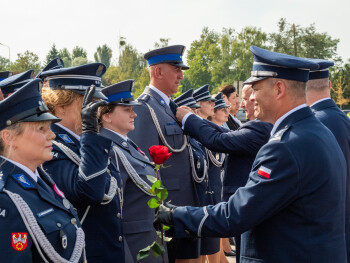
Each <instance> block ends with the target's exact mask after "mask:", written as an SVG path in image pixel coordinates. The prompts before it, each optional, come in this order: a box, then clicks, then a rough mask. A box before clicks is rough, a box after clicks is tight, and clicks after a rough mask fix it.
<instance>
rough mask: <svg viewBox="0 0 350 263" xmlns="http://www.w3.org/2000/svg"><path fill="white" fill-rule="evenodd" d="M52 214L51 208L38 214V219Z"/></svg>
mask: <svg viewBox="0 0 350 263" xmlns="http://www.w3.org/2000/svg"><path fill="white" fill-rule="evenodd" d="M52 212H53V208H50V209H47V210H45V211H42V212H40V213H38V217H43V216H46V215H48V214H50V213H52Z"/></svg>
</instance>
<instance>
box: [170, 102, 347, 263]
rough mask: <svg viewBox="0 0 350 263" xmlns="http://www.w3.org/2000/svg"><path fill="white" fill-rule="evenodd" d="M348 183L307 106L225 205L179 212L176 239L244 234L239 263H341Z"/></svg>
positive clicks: (327, 135)
mask: <svg viewBox="0 0 350 263" xmlns="http://www.w3.org/2000/svg"><path fill="white" fill-rule="evenodd" d="M264 171H265V172H264ZM345 180H346V163H345V159H344V156H343V154H342V152H341V150H340V148H339V146H338V143H337V141H336V140H335V138H334V136H333V134H332V133H331V132H330V131H329V130H328V129H326V128H325V127H324V125H322V124H321V123H320V122H319V121H318V120H317V119H316V117H315V116H314V115H313V113H312V112H311V110H310V109H309V108H308V107H305V108H302V109H299V110H297V111H295V112H293V113H292V114H290V115H289V116H288V117H286V118H285V119H284V120H283V121H282V122H281V124H280V125H279V126H278V128H277V130H276V133H275V134H274V135H273V136H272V137H271V139H270V140H269V142H268V143H267V144H265V145H264V146H263V147H262V148H261V149H260V151H259V152H258V154H257V156H256V159H255V161H254V164H253V168H252V171H251V173H250V175H249V180H248V182H247V184H246V185H245V186H244V187H241V188H239V189H238V190H237V191H236V193H235V194H234V195H233V196H231V197H230V199H229V200H228V202H223V203H220V204H218V205H216V206H208V207H204V208H193V207H178V208H176V210H175V212H174V223H175V231H176V236H179V237H185V236H192V235H193V236H197V235H198V236H223V237H228V236H235V235H238V234H241V233H243V235H242V243H241V261H240V262H242V263H247V262H250V263H251V262H256V263H258V262H265V263H272V262H273V263H274V262H276V263H277V262H279V263H280V262H283V263H289V262H290V263H295V262H303V263H304V262H307V263H318V262H337V263H345V262H346V249H345V233H344V230H345V227H344V220H345V215H344V212H345V207H344V206H345V205H344V204H345Z"/></svg>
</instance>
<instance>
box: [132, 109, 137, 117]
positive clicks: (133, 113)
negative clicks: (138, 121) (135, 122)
mask: <svg viewBox="0 0 350 263" xmlns="http://www.w3.org/2000/svg"><path fill="white" fill-rule="evenodd" d="M131 116H132V117H133V118H136V117H137V114H136V112H135V111H134V110H132V115H131Z"/></svg>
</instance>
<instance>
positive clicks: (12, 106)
mask: <svg viewBox="0 0 350 263" xmlns="http://www.w3.org/2000/svg"><path fill="white" fill-rule="evenodd" d="M39 85H41V81H40V80H33V81H30V82H29V83H27V84H26V85H24V86H23V87H21V88H20V89H19V90H17V91H16V92H15V93H13V94H12V95H11V96H9V97H8V98H6V99H5V100H3V101H2V102H0V133H1V136H0V155H1V156H0V218H1V219H0V220H1V224H0V254H1V260H0V261H1V262H62V263H63V262H82V261H83V257H82V254H83V249H84V245H85V243H84V232H83V231H82V229H81V228H80V222H79V219H78V216H77V214H76V212H75V210H74V209H73V207H72V205H71V204H70V203H69V202H68V201H67V199H65V197H64V194H63V193H62V192H61V191H60V190H59V188H58V187H57V186H56V184H55V183H54V181H53V180H52V179H51V178H50V177H49V176H48V175H47V174H45V173H43V172H41V171H40V170H38V169H37V168H38V166H39V165H40V164H42V163H43V162H44V161H49V160H51V159H52V152H51V151H52V140H53V139H54V138H55V134H54V133H53V132H52V131H51V130H50V124H51V123H52V122H57V121H59V119H58V118H56V117H55V116H53V115H51V114H50V113H48V108H47V107H46V106H45V104H44V103H43V101H42V99H41V96H40V93H39Z"/></svg>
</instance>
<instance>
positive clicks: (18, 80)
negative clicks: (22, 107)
mask: <svg viewBox="0 0 350 263" xmlns="http://www.w3.org/2000/svg"><path fill="white" fill-rule="evenodd" d="M33 78H34V70H33V69H29V70H27V71H25V72H22V73H19V74H16V75H12V76H11V77H8V78H6V79H4V80H2V81H0V89H1V91H2V93H3V94H4V97H5V98H6V97H8V96H10V95H11V94H12V93H13V92H15V91H16V90H18V89H19V88H20V87H22V86H23V85H25V84H27V83H28V82H29V81H31V80H33Z"/></svg>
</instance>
